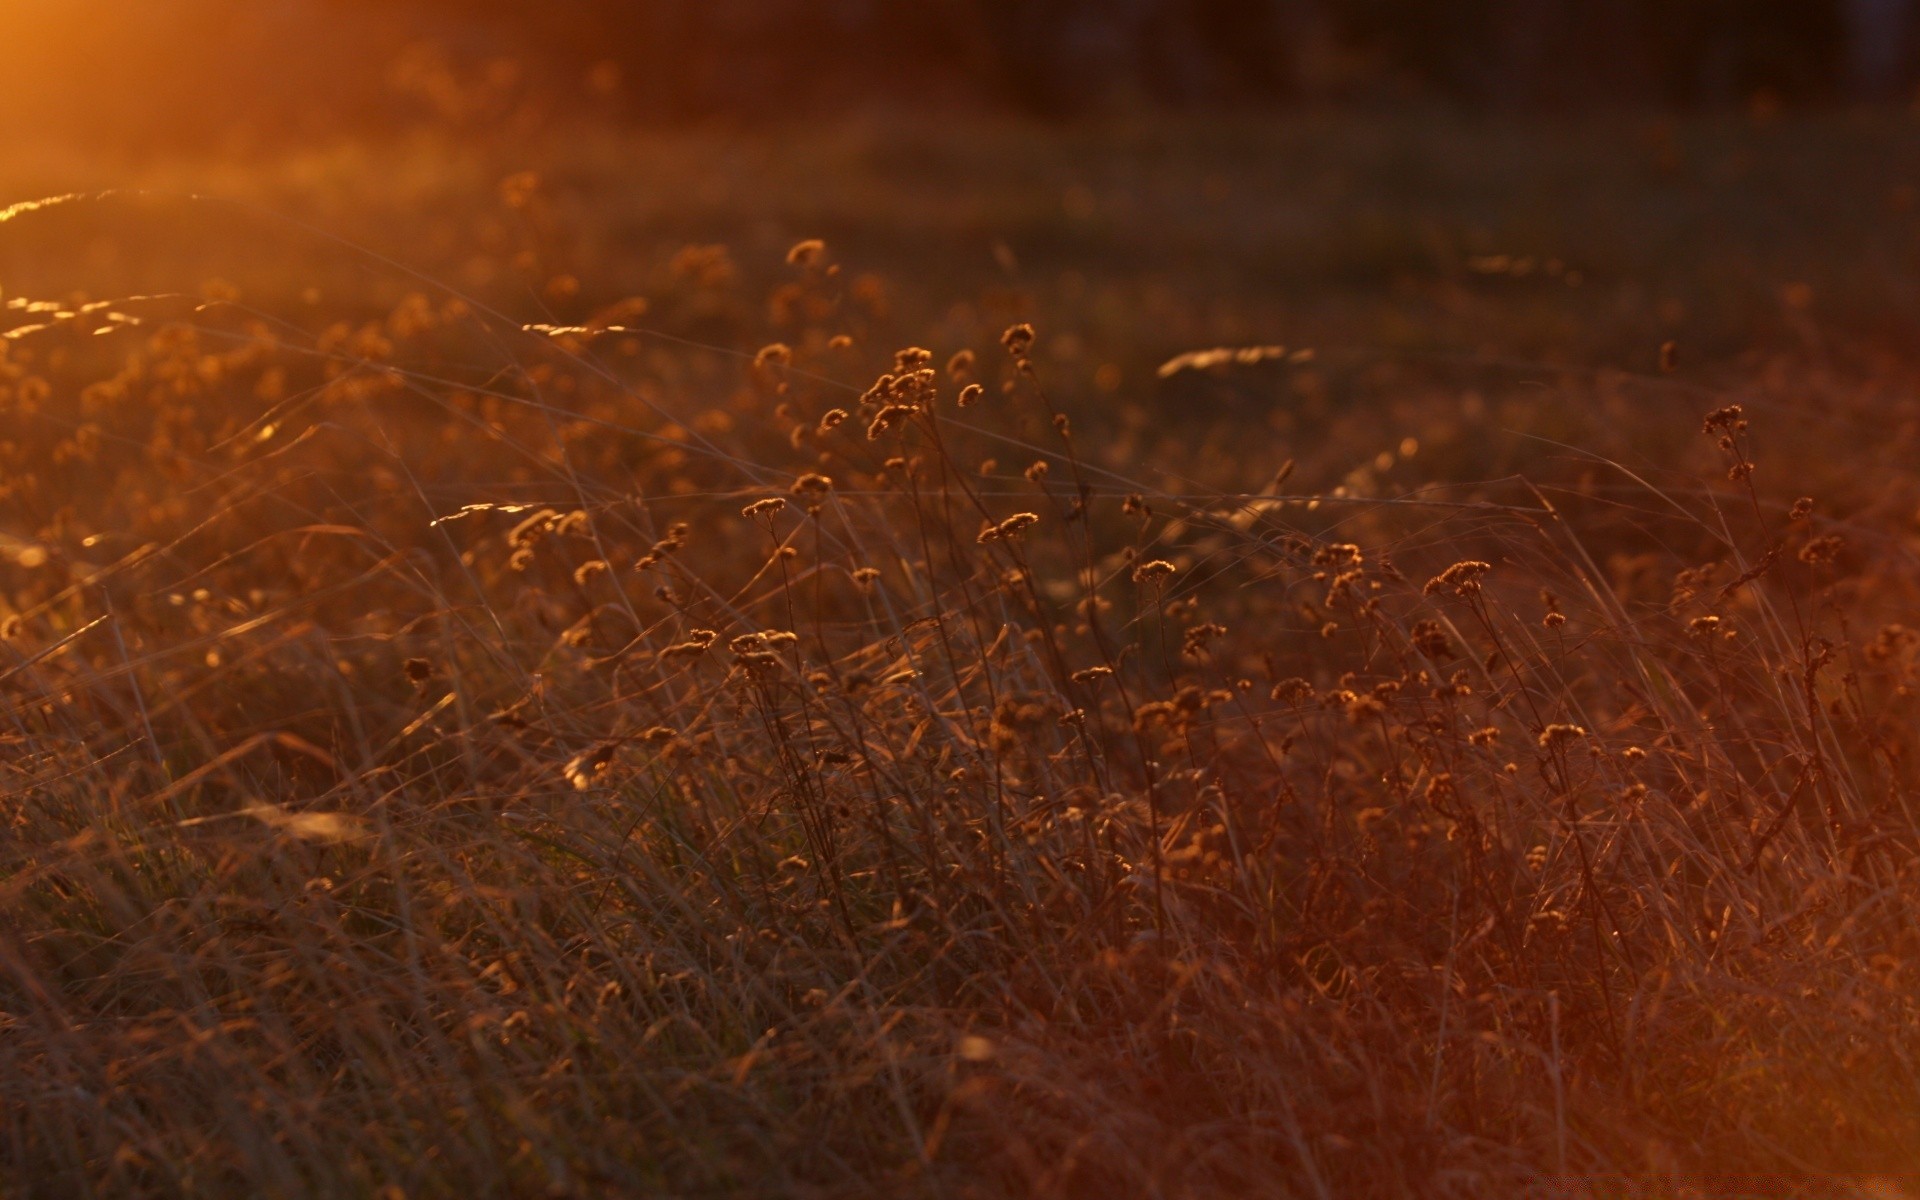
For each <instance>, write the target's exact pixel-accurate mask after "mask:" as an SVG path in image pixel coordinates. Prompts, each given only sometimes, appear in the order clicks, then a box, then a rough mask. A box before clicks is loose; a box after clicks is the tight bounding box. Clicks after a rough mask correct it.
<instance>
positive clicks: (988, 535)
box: [978, 512, 1040, 546]
mask: <svg viewBox="0 0 1920 1200" xmlns="http://www.w3.org/2000/svg"><path fill="white" fill-rule="evenodd" d="M1039 523H1040V514H1039V513H1030V512H1023V513H1015V514H1013V515H1012V516H1010V517H1008V518H1007V519H1006V520H1004V521H1002V522H1000V523H999V524H998V525H988V526H987V527H986V528H984V529H982V530H981V531H980V537H979V539H978V540H979V542H980V544H981V545H983V546H984V545H986V544H987V543H988V542H999V541H1004V540H1006V539H1007V538H1011V537H1017V536H1018V535H1019V534H1020V533H1022V532H1023V531H1025V530H1027V529H1031V528H1032V527H1033V526H1035V525H1038V524H1039Z"/></svg>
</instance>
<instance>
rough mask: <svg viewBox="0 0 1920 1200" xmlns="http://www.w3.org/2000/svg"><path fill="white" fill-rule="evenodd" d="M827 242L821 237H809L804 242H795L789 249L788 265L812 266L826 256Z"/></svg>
mask: <svg viewBox="0 0 1920 1200" xmlns="http://www.w3.org/2000/svg"><path fill="white" fill-rule="evenodd" d="M826 253H827V244H826V243H825V242H823V241H821V240H820V239H819V238H808V239H807V240H806V241H804V242H796V243H794V247H793V249H791V250H789V251H787V265H788V266H792V267H811V266H814V265H816V264H818V263H819V261H820V260H821V259H822V258H824V257H825V256H826Z"/></svg>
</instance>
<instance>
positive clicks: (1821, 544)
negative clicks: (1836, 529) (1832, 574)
mask: <svg viewBox="0 0 1920 1200" xmlns="http://www.w3.org/2000/svg"><path fill="white" fill-rule="evenodd" d="M1846 544H1847V539H1845V538H1843V537H1841V536H1840V535H1839V534H1837V533H1830V534H1828V535H1827V536H1825V537H1817V538H1814V539H1813V540H1812V541H1810V542H1808V543H1807V544H1806V545H1804V546H1802V547H1800V561H1801V562H1803V563H1806V564H1807V565H1808V566H1815V567H1817V566H1825V565H1826V564H1828V563H1831V562H1833V561H1834V560H1835V559H1837V558H1839V557H1840V550H1841V548H1842V547H1844V546H1845V545H1846Z"/></svg>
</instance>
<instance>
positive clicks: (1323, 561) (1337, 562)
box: [1313, 542, 1365, 567]
mask: <svg viewBox="0 0 1920 1200" xmlns="http://www.w3.org/2000/svg"><path fill="white" fill-rule="evenodd" d="M1363 561H1365V559H1364V558H1363V556H1362V555H1361V553H1360V547H1358V546H1355V545H1353V544H1352V543H1350V542H1340V543H1335V544H1332V545H1327V546H1322V547H1320V549H1318V550H1316V551H1314V554H1313V565H1314V566H1316V567H1357V566H1359V565H1360V564H1361V563H1362V562H1363Z"/></svg>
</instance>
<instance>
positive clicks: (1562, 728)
mask: <svg viewBox="0 0 1920 1200" xmlns="http://www.w3.org/2000/svg"><path fill="white" fill-rule="evenodd" d="M1586 736H1587V731H1586V729H1585V728H1583V727H1582V726H1579V725H1567V724H1555V725H1549V726H1547V727H1546V728H1545V729H1543V730H1541V731H1540V748H1541V749H1542V750H1554V749H1557V748H1559V747H1560V746H1563V745H1565V744H1566V743H1568V742H1575V741H1579V740H1580V739H1581V738H1583V737H1586Z"/></svg>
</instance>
